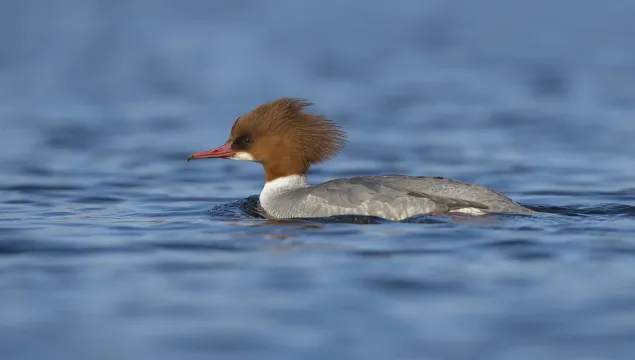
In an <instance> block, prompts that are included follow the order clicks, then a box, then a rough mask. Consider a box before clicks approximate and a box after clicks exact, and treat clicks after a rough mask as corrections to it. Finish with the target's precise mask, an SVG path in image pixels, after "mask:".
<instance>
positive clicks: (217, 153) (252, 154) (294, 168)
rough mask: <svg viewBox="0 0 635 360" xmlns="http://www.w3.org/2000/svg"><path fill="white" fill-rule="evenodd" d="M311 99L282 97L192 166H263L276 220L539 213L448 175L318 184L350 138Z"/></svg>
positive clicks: (263, 196) (266, 201)
mask: <svg viewBox="0 0 635 360" xmlns="http://www.w3.org/2000/svg"><path fill="white" fill-rule="evenodd" d="M309 105H311V103H310V102H309V101H305V100H299V99H293V98H282V99H278V100H275V101H272V102H269V103H266V104H263V105H260V106H259V107H257V108H255V109H254V110H252V111H250V112H249V113H247V114H245V115H242V116H240V117H239V118H238V119H237V120H236V122H235V123H234V125H233V126H232V129H231V134H230V135H229V140H228V141H227V142H226V143H225V144H224V145H222V146H220V147H218V148H216V149H213V150H209V151H204V152H198V153H194V154H192V155H190V156H189V157H188V161H189V160H195V159H209V158H221V159H231V160H250V161H255V162H258V163H260V164H262V166H263V167H264V170H265V186H264V188H263V189H262V192H261V193H260V204H261V206H262V208H263V209H264V210H265V211H266V212H267V216H268V217H270V218H309V217H328V216H332V215H344V214H355V215H370V216H378V217H381V218H386V219H391V220H403V219H405V218H408V217H411V216H414V215H418V214H430V213H434V214H443V213H455V212H458V213H467V214H472V215H485V214H488V213H516V214H532V213H535V211H533V210H531V209H528V208H526V207H523V206H521V205H519V204H518V203H516V202H514V201H513V200H511V199H509V198H507V197H505V196H504V195H502V194H501V193H499V192H497V191H494V190H491V189H488V188H486V187H483V186H480V185H474V184H469V183H465V182H461V181H457V180H452V179H445V178H440V177H423V176H421V177H419V176H403V175H386V176H362V177H354V178H350V179H336V180H331V181H327V182H325V183H322V184H319V185H315V186H310V185H309V184H308V183H307V179H306V172H307V170H308V169H309V166H311V165H313V164H317V163H320V162H323V161H325V160H328V159H330V158H332V157H333V156H335V155H336V154H337V153H338V152H339V151H340V150H341V149H342V148H343V147H344V145H345V144H346V135H345V134H344V132H343V131H342V130H341V129H340V128H339V127H338V126H337V125H336V124H335V123H333V122H332V121H330V120H327V119H326V118H324V117H323V116H320V115H315V114H311V113H308V112H306V111H305V107H306V106H309Z"/></svg>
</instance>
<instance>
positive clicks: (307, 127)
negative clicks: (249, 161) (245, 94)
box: [230, 98, 346, 178]
mask: <svg viewBox="0 0 635 360" xmlns="http://www.w3.org/2000/svg"><path fill="white" fill-rule="evenodd" d="M310 105H312V103H311V102H310V101H307V100H301V99H294V98H281V99H278V100H274V101H271V102H268V103H265V104H263V105H260V106H258V107H257V108H255V109H254V110H252V111H250V112H249V113H247V114H245V115H243V116H241V117H239V118H238V120H236V122H235V123H234V126H233V127H232V130H231V135H230V139H231V140H233V141H235V140H236V139H240V138H241V137H245V136H247V137H249V138H250V140H252V141H253V147H251V148H249V152H250V153H251V154H252V155H253V156H254V158H256V159H257V160H258V161H260V162H262V163H263V165H265V168H267V167H268V165H273V164H274V163H279V162H280V161H282V160H284V161H285V162H287V163H289V164H288V167H294V168H298V167H299V168H301V169H300V170H296V171H303V172H306V170H307V169H308V167H309V166H310V165H311V164H316V163H320V162H323V161H325V160H328V159H330V158H332V157H333V156H335V155H336V154H337V153H338V152H339V151H340V150H341V149H342V148H343V147H344V145H346V134H345V133H344V132H343V131H342V130H341V129H340V127H339V126H337V124H335V123H334V122H332V121H330V120H328V119H326V118H325V117H323V116H321V115H316V114H311V113H308V112H306V111H305V107H307V106H310ZM276 160H278V161H276ZM294 170H295V169H294ZM269 177H270V176H269V174H268V178H269Z"/></svg>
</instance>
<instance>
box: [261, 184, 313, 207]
mask: <svg viewBox="0 0 635 360" xmlns="http://www.w3.org/2000/svg"><path fill="white" fill-rule="evenodd" d="M306 187H309V184H308V183H307V181H306V175H289V176H283V177H279V178H277V179H274V180H271V181H267V182H266V183H265V186H264V187H263V188H262V191H261V192H260V205H261V206H262V207H263V209H265V211H267V212H269V213H271V212H272V211H273V207H274V206H275V204H276V203H277V202H278V201H277V200H276V197H278V196H279V195H282V194H285V193H288V192H290V191H293V190H297V189H302V188H306Z"/></svg>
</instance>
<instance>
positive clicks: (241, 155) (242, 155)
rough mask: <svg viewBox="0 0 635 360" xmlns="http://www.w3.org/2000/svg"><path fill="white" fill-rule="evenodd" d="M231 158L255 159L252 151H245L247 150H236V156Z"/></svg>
mask: <svg viewBox="0 0 635 360" xmlns="http://www.w3.org/2000/svg"><path fill="white" fill-rule="evenodd" d="M229 159H231V160H248V161H255V160H254V157H253V156H251V154H250V153H248V152H245V151H238V152H236V154H234V156H232V157H230V158H229Z"/></svg>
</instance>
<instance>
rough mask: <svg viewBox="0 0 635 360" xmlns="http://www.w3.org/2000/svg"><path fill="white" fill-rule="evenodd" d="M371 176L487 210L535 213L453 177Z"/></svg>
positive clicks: (504, 197)
mask: <svg viewBox="0 0 635 360" xmlns="http://www.w3.org/2000/svg"><path fill="white" fill-rule="evenodd" d="M371 178H372V179H374V180H378V181H381V182H382V183H385V184H390V185H395V186H398V187H400V188H404V189H409V190H412V191H414V192H420V193H424V194H428V195H430V194H435V195H436V196H441V197H444V198H449V199H456V200H467V201H473V202H476V203H478V204H483V205H485V206H487V207H488V211H489V212H494V213H507V212H509V213H525V214H532V213H535V211H533V210H531V209H528V208H526V207H524V206H522V205H520V204H518V203H517V202H515V201H513V200H512V199H510V198H508V197H506V196H505V195H503V194H501V193H500V192H498V191H496V190H493V189H490V188H487V187H484V186H482V185H477V184H470V183H467V182H462V181H458V180H454V179H448V178H441V177H426V176H403V175H383V176H372V177H371Z"/></svg>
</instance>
